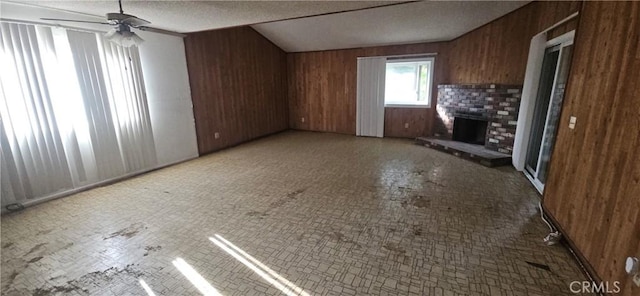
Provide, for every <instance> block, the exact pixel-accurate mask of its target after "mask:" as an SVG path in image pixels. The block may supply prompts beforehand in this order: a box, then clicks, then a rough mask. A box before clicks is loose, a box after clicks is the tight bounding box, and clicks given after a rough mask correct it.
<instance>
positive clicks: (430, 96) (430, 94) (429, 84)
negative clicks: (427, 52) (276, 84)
mask: <svg viewBox="0 0 640 296" xmlns="http://www.w3.org/2000/svg"><path fill="white" fill-rule="evenodd" d="M435 61H436V59H435V57H434V56H429V57H419V58H406V59H405V58H394V59H389V58H388V59H387V65H388V64H401V63H416V62H427V63H430V64H431V65H430V67H429V78H428V79H427V90H428V91H427V103H426V104H422V103H415V104H397V103H390V104H387V98H386V94H385V100H384V101H385V103H384V106H385V107H391V108H431V101H432V99H433V73H434V69H435ZM385 77H386V67H385ZM418 79H419V78H418ZM385 85H386V80H385Z"/></svg>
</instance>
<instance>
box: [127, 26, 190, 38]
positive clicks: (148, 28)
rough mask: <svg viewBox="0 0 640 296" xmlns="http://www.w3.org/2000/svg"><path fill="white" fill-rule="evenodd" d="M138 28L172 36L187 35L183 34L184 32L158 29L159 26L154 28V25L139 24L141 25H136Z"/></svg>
mask: <svg viewBox="0 0 640 296" xmlns="http://www.w3.org/2000/svg"><path fill="white" fill-rule="evenodd" d="M136 29H138V30H140V31H146V32H153V33H160V34H165V35H172V36H177V37H182V38H184V37H186V36H187V35H185V34H182V33H178V32H174V31H169V30H163V29H158V28H152V27H147V26H139V27H136Z"/></svg>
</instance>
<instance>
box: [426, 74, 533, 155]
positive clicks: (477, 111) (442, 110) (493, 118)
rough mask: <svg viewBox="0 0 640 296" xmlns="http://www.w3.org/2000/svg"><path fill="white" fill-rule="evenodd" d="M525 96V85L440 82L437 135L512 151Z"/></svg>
mask: <svg viewBox="0 0 640 296" xmlns="http://www.w3.org/2000/svg"><path fill="white" fill-rule="evenodd" d="M521 95H522V86H521V85H503V84H455V85H454V84H446V85H438V104H437V107H436V108H437V111H438V120H437V123H436V126H435V136H436V137H439V138H444V139H448V140H456V141H461V142H467V143H472V144H480V145H484V146H485V147H486V148H487V149H489V150H494V151H498V152H502V153H507V154H511V153H512V151H513V139H514V136H515V133H516V124H517V120H518V109H519V108H520V97H521ZM482 133H484V139H482Z"/></svg>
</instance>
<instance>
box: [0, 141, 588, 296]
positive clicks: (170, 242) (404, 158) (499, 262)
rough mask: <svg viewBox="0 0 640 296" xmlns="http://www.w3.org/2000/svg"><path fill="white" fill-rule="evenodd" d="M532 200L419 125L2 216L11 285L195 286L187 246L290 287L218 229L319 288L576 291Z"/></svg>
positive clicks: (115, 290) (226, 157) (27, 288)
mask: <svg viewBox="0 0 640 296" xmlns="http://www.w3.org/2000/svg"><path fill="white" fill-rule="evenodd" d="M438 184H440V185H442V186H439V185H438ZM538 202H539V197H538V195H537V193H536V191H535V190H534V189H533V188H532V187H531V185H530V184H529V183H528V180H527V179H526V178H525V177H524V176H523V175H522V174H521V173H518V172H516V171H515V170H513V169H510V168H507V167H504V168H499V169H491V168H486V167H483V166H481V165H478V164H475V163H472V162H468V161H465V160H461V159H458V158H456V157H455V156H452V155H448V154H446V153H441V152H438V151H436V150H432V149H426V148H424V147H421V146H417V145H414V144H413V142H412V141H410V140H402V139H387V138H384V139H372V138H361V137H353V136H348V135H337V134H324V133H309V132H285V133H281V134H278V135H274V136H270V137H267V138H264V139H260V140H257V141H253V142H250V143H247V144H243V145H240V146H237V147H234V148H231V149H227V150H224V151H220V152H217V153H213V154H209V155H206V156H203V157H200V158H198V159H195V160H192V161H188V162H185V163H181V164H178V165H175V166H171V167H168V168H165V169H161V170H157V171H154V172H151V173H148V174H145V175H142V176H139V177H136V178H132V179H129V180H125V181H123V182H119V183H115V184H112V185H108V186H104V187H99V188H95V189H92V190H89V191H85V192H81V193H78V194H75V195H72V196H69V197H65V198H62V199H57V200H53V201H49V202H46V203H43V204H39V205H36V206H33V207H29V208H26V209H25V210H23V211H21V212H16V213H9V214H6V215H2V217H1V219H2V220H1V223H0V228H1V232H0V235H1V241H2V242H3V245H2V248H1V249H0V252H1V257H0V260H1V261H0V264H2V269H1V278H0V282H1V283H2V290H1V293H2V294H3V295H11V296H13V295H63V294H64V295H66V294H68V295H146V293H145V291H144V290H143V289H142V287H141V286H140V283H139V279H144V280H145V282H146V283H147V284H148V285H149V287H150V288H151V289H152V290H153V291H154V293H155V294H156V295H198V294H199V291H198V290H197V289H196V288H195V287H194V286H193V285H192V284H191V282H190V281H189V280H187V278H186V277H185V276H184V275H183V274H182V273H181V272H180V271H179V270H178V269H176V267H175V266H174V265H173V264H172V261H174V260H176V258H182V259H183V260H184V261H185V262H187V263H188V264H189V265H190V266H192V267H193V269H194V270H196V271H197V272H198V274H200V275H201V276H202V277H203V278H204V279H206V280H207V281H208V282H209V283H210V284H211V285H212V286H213V287H215V288H216V289H217V290H219V291H220V293H221V294H223V295H227V296H229V295H280V294H281V291H280V290H278V289H277V288H275V287H274V286H271V285H269V284H268V283H267V282H265V281H264V280H263V279H262V278H261V277H260V276H258V275H257V274H256V273H254V272H253V271H252V270H251V269H249V268H247V267H246V266H245V265H244V264H243V263H241V262H240V261H238V260H237V259H236V258H235V257H234V256H232V255H230V254H229V253H228V252H227V251H225V250H223V249H222V248H220V247H218V246H217V245H215V244H214V243H212V241H211V240H210V239H209V238H211V237H215V236H216V235H219V236H221V237H224V238H225V239H226V240H228V241H229V242H231V243H233V244H234V245H235V246H237V248H239V249H241V250H242V251H243V252H246V253H247V254H249V255H251V256H252V257H253V258H255V260H258V261H260V263H261V264H264V265H265V266H267V267H269V268H270V269H272V270H273V271H274V272H276V273H277V274H278V275H280V276H282V277H283V278H285V279H287V280H288V281H290V282H291V283H293V284H295V285H296V286H298V287H300V288H301V289H303V290H304V291H305V292H307V293H309V294H310V295H573V294H572V293H571V291H570V290H569V284H570V283H571V282H572V281H583V280H586V278H585V277H584V276H583V275H582V274H581V272H580V269H579V267H578V265H577V263H576V262H575V261H574V259H573V258H572V257H571V255H570V253H569V252H568V251H567V250H566V249H564V247H563V246H552V247H549V246H545V245H544V243H543V242H542V238H543V237H544V236H545V235H546V234H547V232H548V229H547V228H546V225H545V224H544V223H543V222H542V221H541V220H540V218H539V212H538V209H537V204H538ZM70 213H72V214H70ZM49 230H51V231H50V232H47V231H49ZM39 257H42V258H41V259H39ZM29 261H33V262H29ZM525 261H528V262H531V263H538V264H543V265H546V266H548V267H549V270H550V271H547V270H545V269H544V268H538V267H535V266H532V265H530V264H527V263H525Z"/></svg>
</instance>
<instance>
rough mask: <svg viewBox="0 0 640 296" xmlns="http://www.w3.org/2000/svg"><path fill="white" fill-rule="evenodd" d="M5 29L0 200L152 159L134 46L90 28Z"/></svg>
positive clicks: (61, 187)
mask: <svg viewBox="0 0 640 296" xmlns="http://www.w3.org/2000/svg"><path fill="white" fill-rule="evenodd" d="M0 26H1V42H2V43H1V44H0V63H1V64H0V100H1V101H0V116H1V117H0V124H1V126H0V132H1V137H0V140H1V143H0V144H1V152H2V158H1V160H2V166H1V167H0V169H1V178H2V182H0V184H2V192H1V193H2V197H1V198H2V205H3V206H6V205H7V204H11V203H24V202H25V201H27V200H30V199H37V198H42V197H46V196H50V195H52V194H55V193H59V192H63V191H66V190H70V189H74V188H78V187H82V186H86V185H90V184H95V183H98V182H100V181H104V180H108V179H112V178H115V177H118V176H122V175H125V174H128V173H132V172H137V171H141V170H144V169H148V168H151V167H153V166H154V165H155V163H156V154H155V148H154V143H153V136H152V131H151V124H150V121H149V111H148V106H147V103H146V95H145V90H144V84H143V78H142V72H141V69H140V62H139V56H138V51H137V48H130V49H124V48H121V47H118V46H115V45H111V44H106V43H105V42H104V40H102V36H101V35H98V34H94V33H86V32H78V31H68V30H64V29H60V28H49V27H41V26H33V25H23V24H10V23H0Z"/></svg>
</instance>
